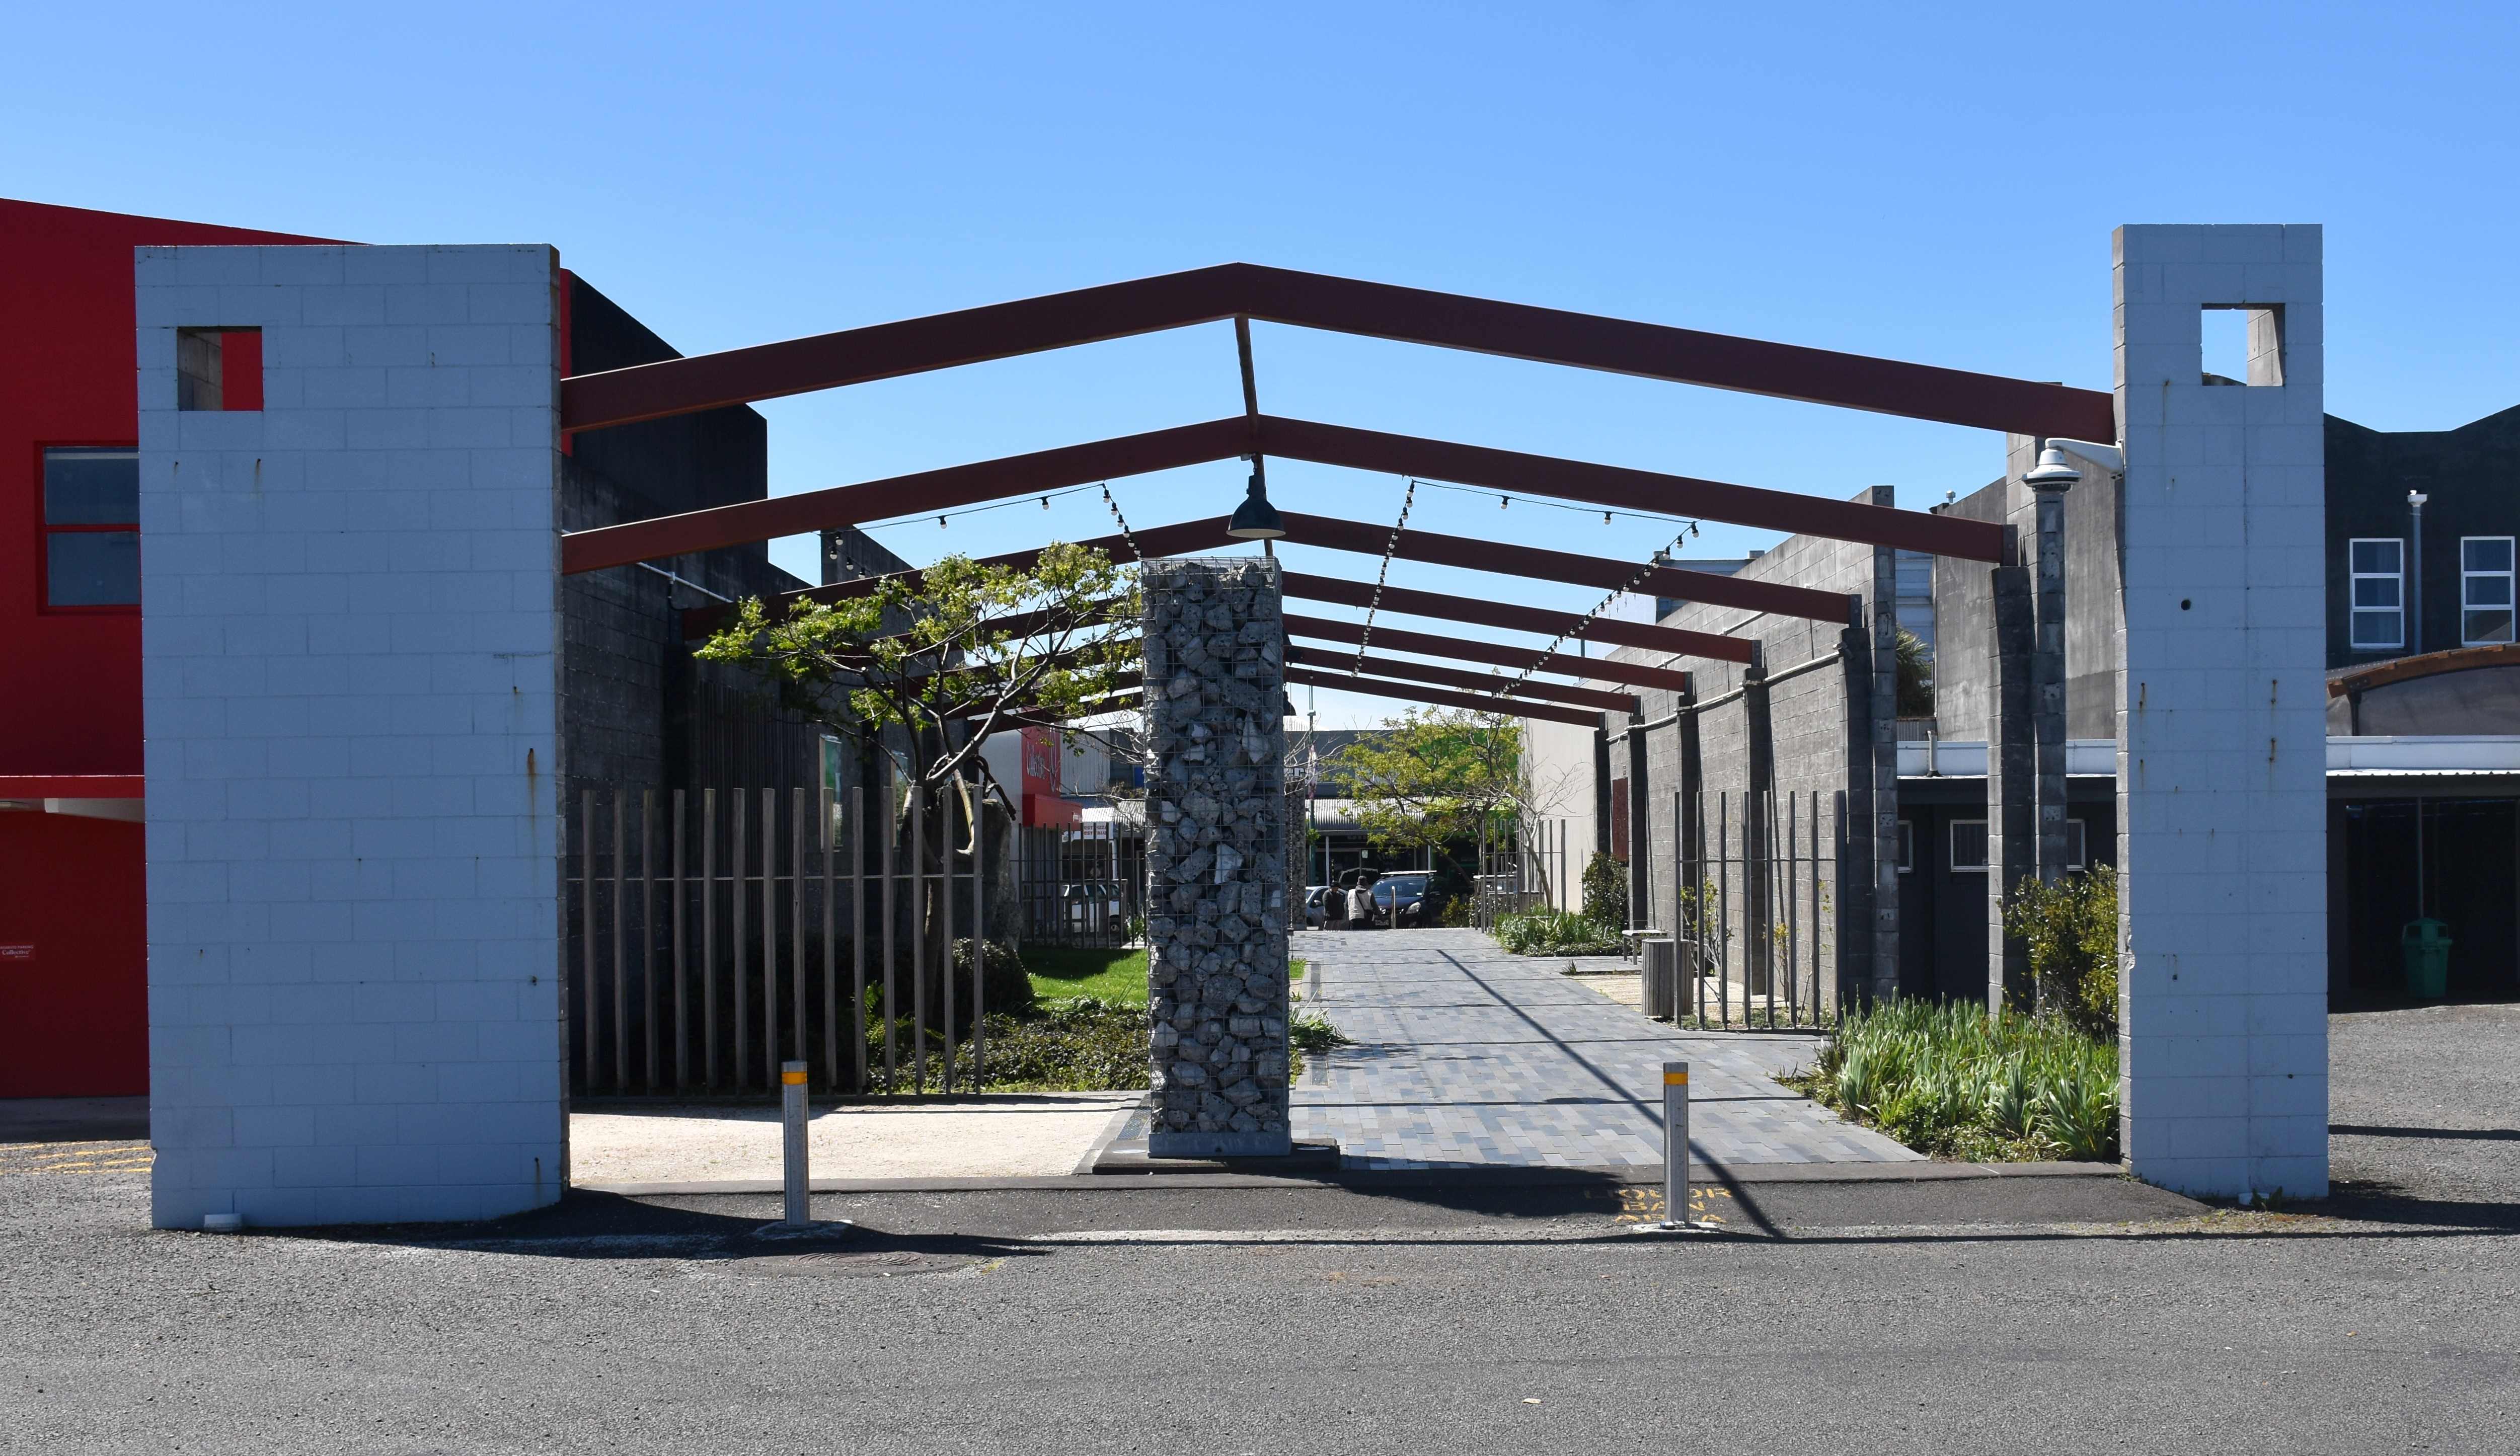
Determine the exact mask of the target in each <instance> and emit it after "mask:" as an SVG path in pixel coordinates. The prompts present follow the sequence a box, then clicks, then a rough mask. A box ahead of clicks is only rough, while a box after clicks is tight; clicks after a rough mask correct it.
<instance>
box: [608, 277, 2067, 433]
mask: <svg viewBox="0 0 2520 1456" xmlns="http://www.w3.org/2000/svg"><path fill="white" fill-rule="evenodd" d="M1235 317H1243V318H1253V319H1259V320H1261V321H1263V322H1266V323H1275V324H1290V325H1295V326H1298V327H1302V328H1312V329H1323V330H1328V331H1330V332H1333V333H1340V334H1357V335H1363V336H1366V337H1368V338H1373V339H1389V340H1396V341H1403V342H1409V343H1424V344H1433V345H1436V346H1439V347H1444V348H1457V349H1466V350H1469V351H1471V352H1474V353H1484V354H1499V355H1503V356H1505V357H1508V358H1516V359H1529V360H1534V361H1537V362H1541V363H1550V364H1565V365H1572V366H1574V367H1577V368H1583V369H1598V370H1605V371H1608V372H1610V373H1614V374H1630V375H1638V376H1641V377H1643V378H1646V379H1659V380H1669V381H1672V382H1674V383H1679V384H1690V385H1704V386H1708V387H1714V388H1719V389H1737V390H1741V391H1744V392H1747V393H1753V394H1767V395H1773V396H1776V397H1778V398H1784V399H1799V400H1805V401H1808V402H1810V403H1814V404H1828V405H1837V406H1841V407H1844V408H1848V409H1861V410H1870V411H1874V412H1876V413H1881V414H1891V415H1903V416H1906V417H1908V418H1911V419H1917V420H1932V421H1936V422H1939V423H1942V424H1946V425H1965V426H1971V427H1974V428H1976V429H1980V430H1998V431H2005V432H2012V433H2018V434H2042V435H2063V436H2066V437H2068V438H2073V439H2113V438H2115V437H2116V433H2115V432H2116V430H2117V415H2116V409H2115V404H2114V401H2113V400H2112V398H2111V397H2110V396H2109V395H2107V394H2104V393H2101V392H2099V391H2097V390H2092V389H2073V388H2067V387H2064V386H2062V385H2043V384H2034V383H2032V382H2030V381H2027V380H2016V379H2006V378H2003V377H2002V376H1999V375H1989V374H1976V373H1971V372H1969V371H1967V370H1960V369H1944V368H1939V367H1937V366H1934V365H1930V364H1911V363H1905V362H1901V361H1898V360H1891V359H1876V358H1870V357H1868V356H1865V355H1862V354H1848V353H1839V352H1837V351H1835V350H1831V349H1821V348H1809V347H1805V346H1803V345H1799V344H1790V343H1776V342H1771V341H1764V340H1755V339H1740V338H1735V337H1733V336H1730V335H1724V334H1708V333H1702V332H1699V331H1698V330H1694V329H1680V328H1673V327H1671V326H1669V325H1664V324H1647V323H1639V322H1636V321H1633V320H1628V319H1612V318H1601V317H1598V316H1596V315H1592V314H1584V313H1573V312H1568V311H1566V310H1563V309H1556V308H1541V307H1535V306H1533V305H1531V304H1526V303H1506V302H1500V301H1497V300H1494V299H1488V298H1472V297H1466V296H1462V295H1459V294H1443V293H1434V292H1430V291H1428V290H1425V289H1413V288H1402V287H1398V286H1396V285H1392V284H1385V283H1368V282H1364V281H1361V280H1357V279H1349V278H1334V277H1330V276H1328V275H1325V274H1320V273H1304V272H1298V271H1295V270H1292V269H1287V268H1271V267H1265V266H1261V265H1258V264H1253V263H1224V264H1220V265H1218V266H1215V267H1209V268H1195V269H1192V270H1190V271H1188V272H1182V273H1167V274H1163V275H1160V276H1158V277H1154V278H1142V279H1138V280H1136V281H1134V282H1129V283H1115V284H1105V285H1102V286H1101V287H1097V288H1086V289H1077V290H1074V291H1072V292H1069V293H1063V294H1051V295H1047V296H1042V297H1037V298H1024V299H1018V300H1016V301H1013V302H1010V303H995V304H989V305H986V306H983V307H979V308H966V309H960V310H957V311H955V312H951V313H940V314H933V315H930V316H928V317H926V318H917V319H907V320H903V321H900V322H897V323H889V324H876V325H872V326H869V327H867V328H861V329H848V330H843V331H841V332H838V333H833V334H822V335H817V336H814V337H812V338H807V339H791V340H787V341H783V342H778V343H764V344H755V345H753V346H751V347H748V348H739V349H729V350H726V351H724V352H721V353H714V354H700V355H697V356H696V357H693V358H688V359H668V360H664V361H661V362H659V363H654V364H641V365H635V366H633V367H631V368H628V369H615V370H610V371H608V372H606V373H603V374H591V375H579V376H575V377H573V378H570V379H567V380H564V381H562V387H561V419H562V429H563V430H568V431H581V430H598V429H602V428H604V427H605V426H607V425H627V424H630V423H632V422H634V421H638V420H653V419H659V418H662V417H664V416H667V415H679V414H689V413H691V412H693V411H695V410H704V409H715V408H718V407H720V406H723V405H730V404H744V403H749V402H751V401H754V400H760V399H776V398H780V397H782V396H784V395H788V394H802V393H807V392H810V391H812V390H816V389H829V388H835V387H840V386H843V385H854V384H863V383H866V382H868V381H870V380H879V379H893V378H898V377H899V376H902V375H907V374H922V373H925V372H926V371H928V370H933V369H950V368H952V367H954V366H956V365H959V364H974V363H978V362H980V361H982V360H987V359H1004V358H1010V357H1012V356H1015V355H1018V354H1029V353H1038V352H1040V351H1042V350H1044V349H1054V348H1064V347H1067V346H1069V345H1072V344H1080V343H1094V342H1098V341H1102V340H1108V339H1125V338H1129V337H1131V336H1133V335H1139V334H1150V333H1155V332H1157V331H1160V330H1165V329H1177V328H1181V327H1184V326H1186V325H1190V324H1201V323H1214V322H1218V321H1221V320H1224V319H1229V318H1235Z"/></svg>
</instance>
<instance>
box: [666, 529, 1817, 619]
mask: <svg viewBox="0 0 2520 1456" xmlns="http://www.w3.org/2000/svg"><path fill="white" fill-rule="evenodd" d="M1279 516H1280V518H1281V519H1282V520H1283V523H1284V524H1285V527H1286V535H1285V538H1284V539H1285V540H1287V541H1288V542H1290V543H1293V544H1296V545H1303V546H1320V547H1325V548H1327V549H1328V550H1331V551H1350V552H1355V553H1358V554H1360V555H1364V556H1376V557H1378V556H1381V555H1383V554H1384V553H1385V552H1386V551H1388V552H1389V553H1390V554H1392V555H1395V556H1398V557H1401V558H1403V559H1405V560H1409V561H1421V562H1430V563H1433V564H1435V565H1439V566H1449V567H1462V568H1465V569H1469V570H1473V571H1492V572H1496V573H1498V574H1500V575H1507V576H1526V577H1530V578H1532V579H1533V580H1537V581H1559V582H1565V583H1567V584H1569V585H1573V586H1595V587H1603V588H1606V589H1609V590H1614V591H1615V590H1620V589H1626V588H1633V589H1635V590H1638V591H1645V592H1651V593H1653V594H1654V595H1656V596H1661V597H1672V598H1676V599H1679V600H1681V601H1689V602H1714V603H1717V604H1719V605H1723V606H1728V607H1739V608H1742V609H1743V610H1745V611H1750V612H1770V613H1776V614H1779V615H1783V616H1801V617H1809V618H1811V619H1813V620H1815V621H1825V622H1841V623H1842V622H1845V621H1846V620H1848V610H1849V609H1848V602H1849V601H1850V600H1851V599H1850V598H1848V597H1846V596H1843V595H1840V594H1838V593H1834V592H1823V591H1814V590H1812V589H1811V588H1809V587H1801V586H1785V585H1782V584H1779V583H1778V582H1773V581H1744V580H1742V579H1741V578H1739V577H1737V576H1719V575H1716V574H1715V573H1714V572H1712V571H1690V570H1685V569H1681V568H1678V567H1663V566H1652V565H1647V566H1643V567H1638V566H1634V565H1631V564H1629V563H1625V562H1615V561H1607V560H1604V559H1602V558H1599V557H1591V556H1578V555H1576V554H1575V553H1573V552H1570V551H1546V550H1542V549H1541V548H1539V547H1536V546H1510V545H1507V544H1505V543H1502V542H1497V541H1479V540H1473V539H1471V538H1470V537H1467V536H1447V535H1439V534H1437V533H1435V532H1433V531H1402V532H1400V534H1399V538H1398V540H1397V541H1394V540H1393V539H1392V536H1391V532H1390V530H1389V529H1388V528H1387V527H1382V526H1371V525H1364V524H1361V523H1357V522H1352V521H1340V520H1337V519H1335V518H1333V517H1328V516H1309V515H1305V514H1303V513H1301V512H1297V511H1282V512H1280V513H1279ZM1225 526H1226V518H1224V517H1221V516H1219V517H1211V518H1209V519H1208V520H1205V521H1185V522H1180V523H1175V524H1172V525H1158V526H1152V527H1149V528H1148V529H1146V530H1141V531H1132V532H1130V533H1129V534H1128V535H1126V536H1121V535H1108V536H1094V537H1090V538H1088V539H1086V540H1084V541H1081V542H1078V543H1077V544H1078V545H1082V546H1091V547H1094V548H1095V549H1097V550H1100V551H1103V552H1107V553H1109V554H1110V555H1111V556H1112V557H1113V558H1114V559H1116V560H1120V561H1144V560H1147V559H1148V558H1151V557H1159V556H1181V555H1185V554H1187V553H1190V552H1193V551H1213V550H1217V549H1220V548H1224V547H1230V546H1234V545H1237V544H1239V543H1238V542H1236V541H1235V540H1234V538H1233V537H1231V536H1229V535H1227V534H1226V533H1225ZM1039 555H1040V552H1039V550H1037V549H1036V550H1033V551H1013V552H1007V553H1005V554H1002V555H999V556H991V557H983V558H981V560H983V561H985V562H989V563H992V564H995V565H1000V566H1011V567H1021V566H1028V565H1030V564H1031V563H1032V562H1033V561H1034V560H1035V559H1036V558H1038V557H1039ZM920 579H921V575H920V573H919V572H917V571H897V572H893V573H891V574H890V575H887V576H865V577H860V578H859V579H857V580H855V581H842V582H836V583H834V584H832V585H830V586H816V587H808V588H807V589H805V590H803V591H798V592H790V593H788V594H787V595H786V596H784V597H782V598H780V599H779V601H780V602H781V603H782V604H786V603H792V602H798V601H812V602H839V601H846V600H848V599H849V598H851V597H862V596H866V595H867V594H869V593H871V592H874V591H876V590H877V589H878V588H879V587H880V586H881V584H882V583H883V582H885V581H895V580H906V581H908V582H910V583H911V584H912V585H914V586H916V585H917V583H918V582H919V580H920ZM733 614H734V609H732V608H729V607H721V606H712V607H700V608H694V609H693V610H691V611H689V612H686V613H685V614H683V627H684V631H685V633H686V634H687V635H690V636H704V635H706V634H707V633H708V632H710V631H713V630H715V629H716V627H717V626H718V625H720V624H722V623H724V622H725V621H727V620H728V619H729V618H730V617H731V616H732V615H733Z"/></svg>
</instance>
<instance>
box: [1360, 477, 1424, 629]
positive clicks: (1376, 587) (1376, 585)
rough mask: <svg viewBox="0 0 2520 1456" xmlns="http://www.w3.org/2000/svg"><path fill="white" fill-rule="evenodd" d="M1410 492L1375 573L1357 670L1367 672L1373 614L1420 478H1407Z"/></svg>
mask: <svg viewBox="0 0 2520 1456" xmlns="http://www.w3.org/2000/svg"><path fill="white" fill-rule="evenodd" d="M1407 479H1408V481H1409V491H1408V493H1407V494H1405V495H1403V496H1401V497H1400V519H1399V520H1397V521H1394V522H1393V523H1391V539H1390V540H1388V541H1386V542H1384V543H1383V546H1382V566H1381V568H1380V569H1377V570H1376V571H1375V572H1374V573H1373V596H1372V597H1370V598H1368V599H1367V601H1366V604H1365V630H1363V631H1361V632H1359V633H1357V637H1356V670H1357V671H1359V672H1363V671H1364V670H1365V648H1366V644H1367V643H1369V642H1372V641H1373V614H1374V613H1375V612H1376V611H1377V610H1379V609H1380V608H1381V606H1382V586H1383V583H1384V582H1385V581H1387V580H1389V579H1390V577H1391V558H1392V555H1393V553H1395V552H1397V551H1398V550H1399V549H1400V532H1401V531H1402V530H1403V529H1405V528H1406V527H1407V526H1408V524H1409V510H1410V508H1411V507H1412V506H1415V505H1417V504H1418V478H1417V477H1415V476H1411V477H1408V478H1407Z"/></svg>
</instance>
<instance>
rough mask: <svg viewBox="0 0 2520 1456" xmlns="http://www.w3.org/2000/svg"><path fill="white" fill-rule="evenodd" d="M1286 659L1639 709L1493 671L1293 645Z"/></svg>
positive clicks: (1613, 696)
mask: <svg viewBox="0 0 2520 1456" xmlns="http://www.w3.org/2000/svg"><path fill="white" fill-rule="evenodd" d="M1286 660H1287V661H1289V662H1294V663H1298V664H1301V665H1303V666H1306V667H1319V668H1321V669H1322V670H1324V671H1326V672H1342V671H1363V672H1375V673H1380V674H1381V675H1382V676H1384V677H1408V678H1415V679H1417V680H1418V681H1419V682H1430V683H1433V684H1435V685H1436V686H1438V687H1446V688H1463V689H1465V690H1467V691H1469V692H1473V693H1491V694H1493V693H1504V694H1507V695H1508V696H1510V697H1514V698H1539V699H1544V700H1547V701H1549V702H1553V703H1572V704H1575V705H1579V706H1582V707H1598V708H1602V709H1605V710H1607V711H1610V712H1635V711H1636V710H1637V700H1636V695H1634V694H1632V693H1604V692H1602V691H1601V690H1600V689H1598V688H1576V687H1568V686H1567V685H1565V684H1564V683H1553V682H1538V681H1534V680H1532V679H1529V678H1525V679H1523V680H1521V681H1519V682H1517V681H1515V680H1514V679H1512V678H1509V677H1499V676H1497V675H1496V674H1495V673H1493V672H1469V671H1465V670H1463V668H1460V667H1438V666H1436V665H1435V664H1434V663H1432V662H1409V661H1403V660H1400V659H1398V658H1376V657H1361V656H1359V655H1358V654H1356V653H1348V652H1329V651H1326V650H1324V649H1322V648H1318V647H1294V646H1289V647H1288V648H1287V649H1286Z"/></svg>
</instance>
